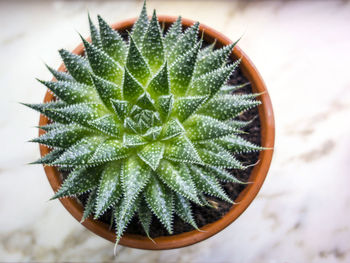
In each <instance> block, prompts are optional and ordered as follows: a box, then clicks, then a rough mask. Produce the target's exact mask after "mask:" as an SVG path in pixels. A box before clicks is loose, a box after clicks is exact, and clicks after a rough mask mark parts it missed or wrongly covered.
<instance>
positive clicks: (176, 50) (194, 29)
mask: <svg viewBox="0 0 350 263" xmlns="http://www.w3.org/2000/svg"><path fill="white" fill-rule="evenodd" d="M175 27H179V26H178V25H175ZM174 30H176V31H177V32H179V31H178V30H179V29H176V28H174ZM198 32H199V23H198V22H196V23H195V24H194V25H193V26H191V27H189V28H188V29H186V31H185V33H184V34H182V35H181V36H180V38H178V39H177V41H176V43H175V44H174V45H173V46H172V47H171V50H170V49H168V52H169V56H168V62H169V65H171V64H173V62H175V61H176V60H177V59H178V58H179V57H181V56H183V54H185V53H187V52H188V50H190V49H193V47H194V46H196V43H197V38H198ZM197 52H198V51H196V53H197ZM191 75H192V72H191Z"/></svg>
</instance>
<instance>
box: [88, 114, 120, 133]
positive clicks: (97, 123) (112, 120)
mask: <svg viewBox="0 0 350 263" xmlns="http://www.w3.org/2000/svg"><path fill="white" fill-rule="evenodd" d="M116 119H117V118H116V117H115V116H114V115H112V114H108V115H104V116H102V117H100V118H98V119H95V120H92V121H89V122H88V123H89V124H90V125H91V126H93V127H94V128H96V129H97V130H99V131H101V132H103V133H105V134H107V135H109V136H113V137H116V136H118V135H120V131H121V129H122V125H121V124H120V123H119V122H118V121H117V120H116Z"/></svg>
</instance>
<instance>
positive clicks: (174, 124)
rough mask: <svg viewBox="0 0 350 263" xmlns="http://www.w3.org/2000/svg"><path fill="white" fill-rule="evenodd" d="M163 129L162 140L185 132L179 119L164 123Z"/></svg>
mask: <svg viewBox="0 0 350 263" xmlns="http://www.w3.org/2000/svg"><path fill="white" fill-rule="evenodd" d="M163 127H164V128H163V131H162V140H163V141H165V140H169V139H172V138H174V137H176V136H179V135H180V134H183V133H184V132H185V129H184V127H183V126H182V125H181V123H180V122H179V120H178V119H171V120H170V121H168V122H167V123H165V124H164V126H163Z"/></svg>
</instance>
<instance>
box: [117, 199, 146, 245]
mask: <svg viewBox="0 0 350 263" xmlns="http://www.w3.org/2000/svg"><path fill="white" fill-rule="evenodd" d="M139 203H140V199H139V198H138V199H136V200H135V201H134V202H130V201H128V199H122V200H121V201H120V202H119V203H118V204H117V205H116V210H115V212H114V220H115V225H116V235H117V238H116V241H115V243H116V245H117V244H118V243H119V240H120V238H121V236H122V235H123V233H124V231H125V229H126V227H127V226H128V224H129V222H130V221H131V219H132V218H133V216H134V214H135V212H136V211H137V209H138V207H139Z"/></svg>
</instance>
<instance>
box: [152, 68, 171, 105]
mask: <svg viewBox="0 0 350 263" xmlns="http://www.w3.org/2000/svg"><path fill="white" fill-rule="evenodd" d="M147 90H148V92H149V93H150V94H151V96H152V97H153V98H154V99H156V98H158V97H159V96H162V95H168V94H169V92H170V83H169V77H168V66H167V63H166V62H165V63H164V65H163V67H162V68H161V69H160V70H159V72H158V73H157V74H156V75H155V76H154V77H153V79H152V80H151V81H150V83H149V84H148V86H147Z"/></svg>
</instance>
